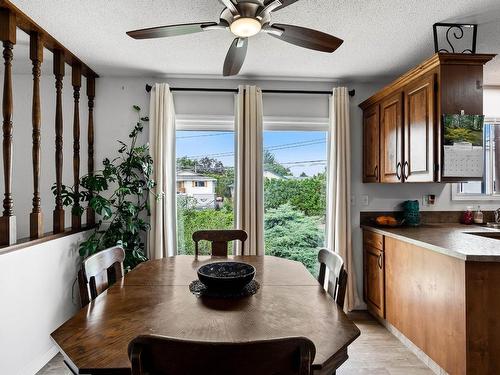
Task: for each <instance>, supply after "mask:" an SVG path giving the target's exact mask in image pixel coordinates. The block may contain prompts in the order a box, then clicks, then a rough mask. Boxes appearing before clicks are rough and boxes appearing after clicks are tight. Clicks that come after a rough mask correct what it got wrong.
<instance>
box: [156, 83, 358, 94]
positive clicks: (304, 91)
mask: <svg viewBox="0 0 500 375" xmlns="http://www.w3.org/2000/svg"><path fill="white" fill-rule="evenodd" d="M152 88H153V86H151V85H148V84H146V91H147V92H151V89H152ZM170 91H172V92H175V91H198V92H231V93H235V94H236V93H238V90H237V89H212V88H201V87H171V88H170ZM262 92H263V93H264V94H305V95H331V94H332V92H331V91H306V90H262ZM354 95H356V90H349V96H354Z"/></svg>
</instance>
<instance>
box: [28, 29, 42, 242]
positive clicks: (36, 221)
mask: <svg viewBox="0 0 500 375" xmlns="http://www.w3.org/2000/svg"><path fill="white" fill-rule="evenodd" d="M30 59H31V62H32V63H33V105H32V124H33V125H32V126H33V134H32V138H33V151H32V156H33V209H32V211H31V214H30V237H31V238H39V237H41V236H42V235H43V215H42V210H41V208H40V203H41V201H40V142H41V133H40V129H41V123H42V121H41V110H40V75H41V65H42V62H43V43H42V39H41V37H40V34H38V33H31V35H30Z"/></svg>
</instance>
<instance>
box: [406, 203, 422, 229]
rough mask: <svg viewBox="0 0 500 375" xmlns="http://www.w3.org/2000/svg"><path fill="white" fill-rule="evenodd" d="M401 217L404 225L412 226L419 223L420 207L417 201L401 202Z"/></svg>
mask: <svg viewBox="0 0 500 375" xmlns="http://www.w3.org/2000/svg"><path fill="white" fill-rule="evenodd" d="M403 217H404V219H405V224H406V225H409V226H413V227H416V226H418V225H420V207H419V204H418V201H416V200H415V201H405V202H403Z"/></svg>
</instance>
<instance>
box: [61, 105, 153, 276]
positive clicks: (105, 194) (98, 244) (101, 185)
mask: <svg viewBox="0 0 500 375" xmlns="http://www.w3.org/2000/svg"><path fill="white" fill-rule="evenodd" d="M133 108H134V110H135V111H136V112H137V115H138V121H137V123H136V124H135V126H134V129H133V130H132V131H131V132H130V134H129V142H128V143H125V142H122V141H118V143H119V145H120V147H119V149H118V154H119V156H118V157H116V158H114V159H111V160H110V159H109V158H105V159H104V160H103V163H102V164H103V169H102V170H97V171H93V172H92V173H89V174H87V175H85V176H82V177H81V178H80V184H79V186H80V189H79V191H78V193H76V192H75V189H74V187H70V186H65V185H63V186H62V197H63V203H64V205H65V206H72V213H73V214H74V215H83V213H84V212H85V208H84V207H83V206H82V204H81V203H82V202H87V207H88V208H91V209H92V210H93V211H94V212H95V213H96V214H97V215H99V216H98V221H97V223H96V225H95V227H94V228H93V232H92V234H91V235H90V236H89V237H88V238H87V239H86V240H85V241H83V242H82V243H81V244H80V246H79V249H80V255H81V256H82V257H88V256H90V255H92V254H95V253H97V252H99V251H100V250H103V249H106V248H108V247H111V246H115V245H120V246H122V247H123V248H124V249H125V261H124V267H125V269H126V270H130V269H132V268H134V267H135V266H136V265H137V264H139V263H141V262H143V261H145V260H147V257H146V253H145V245H144V239H145V236H146V233H147V231H148V230H149V223H148V221H147V216H149V215H150V207H149V203H148V202H149V194H154V193H153V192H152V191H151V189H152V188H153V187H154V186H155V182H154V181H153V179H152V178H151V176H152V173H153V159H152V158H151V156H150V155H149V145H148V144H143V145H137V143H138V136H139V135H140V134H141V133H142V131H143V129H144V122H147V121H148V120H149V119H148V118H147V117H141V114H140V111H141V109H140V108H139V107H138V106H134V107H133ZM52 190H53V191H54V192H55V186H54V187H52Z"/></svg>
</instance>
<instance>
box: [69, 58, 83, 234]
mask: <svg viewBox="0 0 500 375" xmlns="http://www.w3.org/2000/svg"><path fill="white" fill-rule="evenodd" d="M71 75H72V84H73V98H74V100H75V107H74V111H73V113H74V117H73V189H74V191H75V193H76V194H77V195H78V192H79V191H80V88H81V87H82V66H81V65H80V64H75V65H73V67H72V71H71ZM79 205H80V203H79V202H77V203H76V204H75V205H74V207H76V206H79ZM81 227H82V217H81V215H75V214H72V215H71V228H72V229H73V230H78V229H80V228H81Z"/></svg>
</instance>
